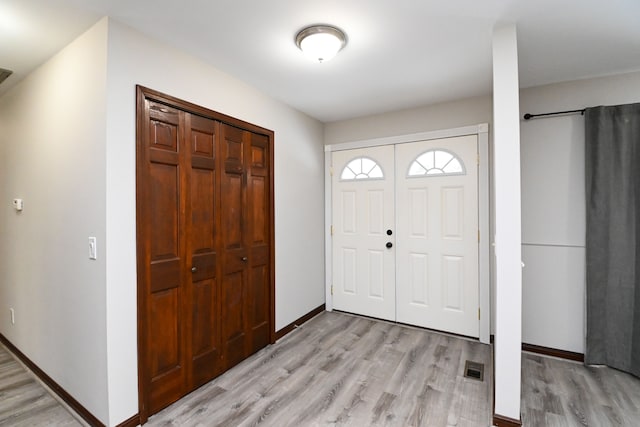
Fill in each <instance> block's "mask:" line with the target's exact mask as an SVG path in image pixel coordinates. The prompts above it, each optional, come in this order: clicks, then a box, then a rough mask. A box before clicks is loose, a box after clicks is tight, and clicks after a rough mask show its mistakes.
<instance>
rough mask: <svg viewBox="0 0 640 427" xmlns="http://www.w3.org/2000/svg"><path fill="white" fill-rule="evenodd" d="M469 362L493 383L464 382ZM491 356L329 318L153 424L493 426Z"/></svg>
mask: <svg viewBox="0 0 640 427" xmlns="http://www.w3.org/2000/svg"><path fill="white" fill-rule="evenodd" d="M466 360H472V361H476V362H480V363H484V364H485V378H484V381H478V380H474V379H469V378H465V377H463V370H464V365H465V361H466ZM490 361H491V349H490V347H489V346H486V345H482V344H480V343H478V342H474V341H470V340H465V339H460V338H455V337H450V336H447V335H444V334H438V333H433V332H430V331H425V330H422V329H418V328H411V327H405V326H400V325H396V324H391V323H387V322H380V321H375V320H371V319H367V318H362V317H357V316H351V315H346V314H341V313H336V312H333V313H327V312H325V313H322V314H320V315H318V316H317V317H315V318H314V319H312V320H311V321H309V322H307V323H305V324H304V325H302V326H301V327H300V328H298V329H297V330H296V331H294V332H292V333H291V334H289V335H287V336H286V337H284V338H283V339H282V340H280V341H279V342H278V343H276V344H275V345H273V346H270V347H267V348H265V349H263V350H262V351H260V352H258V353H257V354H256V355H254V356H252V357H251V358H249V359H248V360H246V361H244V362H243V363H241V364H240V365H238V366H237V367H235V368H233V369H232V370H230V371H229V372H227V373H225V374H224V375H222V376H220V377H219V378H217V379H216V380H214V381H212V382H211V383H209V384H207V385H205V386H203V387H202V388H200V389H199V390H196V391H195V392H193V393H192V394H190V395H189V396H187V397H186V398H184V399H182V400H181V401H180V402H178V403H176V404H174V405H172V406H170V407H168V408H167V409H165V410H164V411H162V412H160V413H158V414H156V415H155V416H153V417H151V418H150V419H149V426H278V427H284V426H328V425H329V426H331V425H340V426H372V425H386V426H430V427H438V426H443V427H444V426H461V427H464V426H482V427H486V426H488V425H490V424H491V422H490V420H491V418H490V417H491V407H492V404H491V396H492V391H491V383H492V375H491V362H490Z"/></svg>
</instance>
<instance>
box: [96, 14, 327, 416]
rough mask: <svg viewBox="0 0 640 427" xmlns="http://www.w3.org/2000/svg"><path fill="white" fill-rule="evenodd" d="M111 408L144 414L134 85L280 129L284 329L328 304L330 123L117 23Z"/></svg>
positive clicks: (279, 280)
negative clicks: (326, 130)
mask: <svg viewBox="0 0 640 427" xmlns="http://www.w3.org/2000/svg"><path fill="white" fill-rule="evenodd" d="M108 58H109V63H108V90H107V93H108V95H107V99H108V101H107V105H108V110H107V207H106V210H107V256H108V260H109V261H108V264H107V328H108V355H109V412H110V417H109V420H110V424H112V425H114V424H117V423H118V422H121V421H123V420H124V419H127V418H129V417H130V416H132V415H133V414H135V413H136V412H137V408H138V401H137V350H136V340H137V335H136V334H137V333H136V302H135V301H136V263H135V259H136V258H135V254H136V235H135V212H136V210H135V207H136V206H135V182H136V181H135V145H136V140H135V85H136V84H141V85H143V86H146V87H149V88H151V89H155V90H158V91H161V92H164V93H167V94H169V95H172V96H175V97H177V98H181V99H184V100H187V101H190V102H193V103H195V104H198V105H202V106H205V107H207V108H210V109H213V110H216V111H219V112H222V113H225V114H228V115H231V116H234V117H237V118H239V119H242V120H245V121H248V122H251V123H254V124H257V125H260V126H263V127H266V128H268V129H271V130H273V131H275V227H276V232H275V234H276V235H275V241H276V329H280V328H282V327H284V326H286V325H287V324H289V323H291V322H292V321H294V320H295V319H297V318H299V317H300V316H302V315H304V314H306V313H308V312H309V311H310V310H312V309H314V308H316V307H318V306H319V305H321V304H323V303H324V246H323V241H324V234H323V230H324V201H323V197H322V195H323V191H324V175H323V173H324V172H323V162H324V153H323V144H322V137H323V127H322V124H321V123H320V122H318V121H316V120H314V119H311V118H309V117H308V116H305V115H303V114H302V113H300V112H297V111H296V110H293V109H292V108H290V107H288V106H286V105H284V104H282V103H280V102H277V101H275V100H273V99H271V98H268V97H266V96H265V95H263V94H262V93H260V92H258V91H257V90H255V89H253V88H251V87H249V86H247V85H246V84H244V83H242V82H240V81H238V80H236V79H235V78H233V77H231V76H229V75H226V74H224V73H222V72H220V71H218V70H216V69H215V68H213V67H211V66H208V65H206V64H204V63H203V62H201V61H199V60H197V59H195V58H194V57H192V56H189V55H187V54H185V53H182V52H180V51H178V50H175V49H173V48H171V47H168V46H166V45H163V44H161V43H159V42H156V41H154V40H151V39H150V38H148V37H146V36H143V35H142V34H140V33H138V32H135V31H134V30H132V29H130V28H128V27H126V26H124V25H122V24H119V23H117V22H115V21H113V20H110V21H109V56H108Z"/></svg>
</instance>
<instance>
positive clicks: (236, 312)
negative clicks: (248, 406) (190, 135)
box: [220, 125, 249, 369]
mask: <svg viewBox="0 0 640 427" xmlns="http://www.w3.org/2000/svg"><path fill="white" fill-rule="evenodd" d="M221 134H222V137H221V141H220V143H221V145H222V150H221V155H222V164H223V170H222V183H221V201H222V203H221V208H220V210H221V218H222V230H221V231H222V251H223V253H224V262H223V264H222V271H223V273H222V284H221V286H222V311H221V314H222V318H223V319H224V325H223V328H222V329H223V332H222V340H223V348H224V352H225V355H224V359H225V368H226V369H228V368H230V367H232V366H234V365H236V364H238V363H239V362H240V361H242V360H243V359H244V358H245V357H246V356H247V328H246V324H247V319H246V317H247V310H246V308H245V307H246V306H247V305H248V295H247V279H248V277H247V269H246V267H247V261H248V256H249V254H248V253H247V247H246V246H247V245H246V238H247V234H246V232H247V230H246V226H245V219H246V218H247V212H246V184H245V164H244V158H245V156H244V147H245V140H244V138H245V136H244V131H242V130H240V129H238V128H235V127H232V126H228V125H222V126H221Z"/></svg>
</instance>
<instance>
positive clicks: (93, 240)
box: [89, 237, 98, 259]
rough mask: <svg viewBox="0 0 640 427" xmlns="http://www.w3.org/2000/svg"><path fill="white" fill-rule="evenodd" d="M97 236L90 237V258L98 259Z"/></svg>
mask: <svg viewBox="0 0 640 427" xmlns="http://www.w3.org/2000/svg"><path fill="white" fill-rule="evenodd" d="M97 246H98V245H97V243H96V238H95V237H89V259H98V248H97Z"/></svg>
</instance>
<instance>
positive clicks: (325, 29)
mask: <svg viewBox="0 0 640 427" xmlns="http://www.w3.org/2000/svg"><path fill="white" fill-rule="evenodd" d="M346 44H347V37H346V36H345V34H344V32H342V30H340V29H338V28H336V27H332V26H330V25H312V26H310V27H307V28H304V29H302V30H301V31H300V32H299V33H298V34H297V35H296V45H297V46H298V47H299V48H300V50H301V51H302V52H303V53H304V54H305V55H306V56H308V57H309V58H311V59H312V60H314V61H318V62H326V61H328V60H330V59H331V58H333V57H334V56H336V54H337V53H338V52H340V50H341V49H342V48H343V47H344V46H345V45H346Z"/></svg>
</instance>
